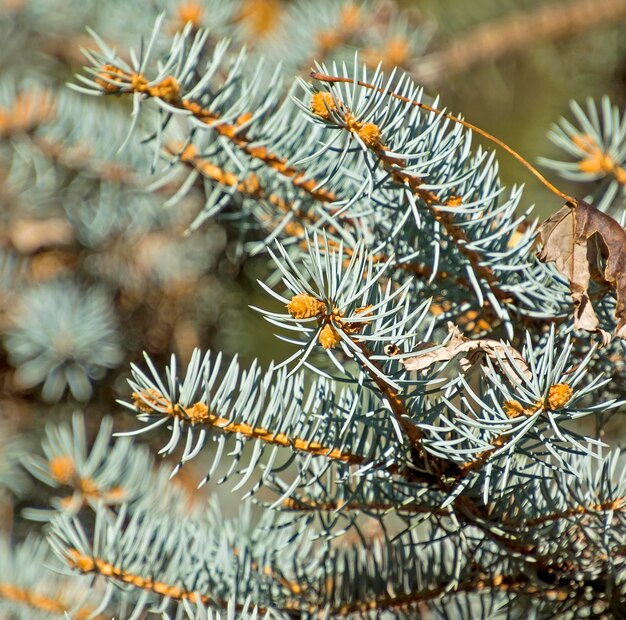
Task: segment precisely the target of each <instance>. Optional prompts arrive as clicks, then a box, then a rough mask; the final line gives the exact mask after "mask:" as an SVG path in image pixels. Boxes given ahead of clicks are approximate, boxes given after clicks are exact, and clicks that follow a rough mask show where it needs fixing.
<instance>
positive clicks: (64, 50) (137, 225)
mask: <svg viewBox="0 0 626 620" xmlns="http://www.w3.org/2000/svg"><path fill="white" fill-rule="evenodd" d="M358 4H360V3H356V4H354V3H352V2H348V1H345V2H344V1H341V0H323V1H321V0H320V2H309V1H308V0H303V1H300V2H288V1H287V0H284V1H281V0H235V1H232V2H231V1H225V0H222V1H220V2H218V1H214V0H137V1H136V2H134V3H129V2H121V1H119V0H97V1H96V0H93V1H92V0H88V1H87V0H0V36H1V38H2V46H1V47H0V204H1V206H2V209H1V211H0V264H1V273H0V342H1V343H2V348H1V350H0V422H1V423H2V430H1V431H0V432H1V433H2V435H3V438H2V443H0V457H2V458H0V471H4V472H9V473H7V474H6V476H4V478H6V479H7V480H8V479H12V480H13V481H14V482H15V484H14V487H15V488H12V489H11V493H7V494H4V495H2V496H0V501H3V502H4V506H5V507H4V508H3V514H5V515H11V518H8V517H7V518H5V519H0V520H1V521H2V523H4V527H5V528H6V529H10V528H11V525H10V524H11V522H12V521H13V515H14V514H18V513H19V509H20V507H21V505H22V501H23V502H24V503H28V504H32V503H33V501H32V498H33V497H36V493H37V491H36V490H35V491H33V490H32V488H31V487H29V486H28V485H27V484H26V483H24V484H21V483H20V484H17V480H18V479H17V478H16V474H15V473H14V472H15V468H14V466H13V465H12V462H13V460H14V457H13V455H14V454H17V453H18V452H19V450H17V449H16V448H15V446H16V445H17V444H16V442H22V438H21V437H19V435H29V436H31V438H32V439H34V440H35V443H36V440H37V439H38V438H39V436H40V434H41V430H42V428H43V425H44V423H50V424H55V423H58V422H59V421H61V420H66V419H67V418H68V416H69V414H70V413H71V412H72V411H74V410H76V409H77V408H80V409H81V410H83V411H84V412H85V413H86V419H87V420H88V423H89V426H90V430H91V432H92V433H95V432H96V431H97V429H98V426H99V421H100V419H101V417H102V415H104V414H107V413H117V412H119V408H118V407H116V405H115V403H114V401H115V399H116V398H126V397H127V396H128V388H127V385H126V377H127V375H128V364H129V362H137V361H140V359H141V352H142V350H147V351H148V352H149V353H150V355H151V357H152V359H154V360H155V361H156V362H157V365H161V366H162V365H163V363H162V362H164V361H165V360H166V359H167V358H169V355H170V354H171V353H176V354H178V355H179V356H180V358H181V359H182V360H186V359H189V356H190V355H191V351H192V349H193V348H194V347H196V346H198V347H201V348H202V349H204V350H206V349H209V348H213V349H219V350H222V351H224V352H225V354H226V355H228V356H232V355H234V354H236V353H237V354H239V355H240V356H241V358H242V362H243V363H244V364H247V363H249V362H250V361H251V360H252V359H253V358H255V357H258V358H260V360H261V362H262V363H263V364H266V363H268V361H269V360H270V359H279V358H282V357H285V351H286V349H282V348H281V346H282V345H280V343H278V341H277V340H276V339H275V338H274V337H273V336H272V333H271V331H272V330H271V329H268V326H267V324H266V323H265V322H264V321H263V320H262V319H261V318H260V317H259V316H257V315H256V314H255V313H253V312H252V311H250V310H248V309H247V306H248V304H258V299H257V296H259V295H260V292H259V288H258V287H257V286H256V285H255V279H256V278H257V277H262V276H263V275H264V274H265V272H264V263H265V259H264V258H262V259H257V258H249V257H246V256H245V255H243V254H242V253H241V252H240V251H239V250H238V242H237V241H238V240H237V235H236V233H235V230H234V227H232V226H231V225H229V223H228V221H221V222H219V223H218V222H207V223H205V224H204V225H203V226H201V227H200V229H199V230H197V231H194V232H192V233H190V234H186V232H185V231H186V230H187V227H188V226H189V224H190V223H191V221H192V220H193V218H194V216H195V214H197V213H198V212H199V211H200V209H201V206H202V204H203V202H204V195H203V188H202V187H201V186H199V187H194V188H192V191H191V192H190V193H189V194H187V195H186V197H185V199H184V200H183V201H182V202H180V203H178V204H177V205H176V207H175V208H168V207H167V201H168V199H170V198H171V197H172V196H173V195H175V193H176V191H177V189H179V187H180V184H181V183H182V180H181V179H183V178H184V176H183V177H180V178H176V176H175V175H174V176H173V177H172V178H169V177H168V179H167V181H164V180H163V179H159V178H158V177H156V176H155V175H153V174H152V173H151V169H152V166H153V162H152V161H151V157H150V155H149V153H148V151H147V149H144V148H143V147H142V145H141V143H140V141H139V140H138V139H133V140H131V141H129V142H128V143H127V144H126V145H125V146H124V148H123V149H122V151H121V152H119V151H118V149H119V147H120V145H121V144H122V143H123V141H124V136H125V134H126V133H127V131H128V129H129V123H130V119H129V112H130V108H128V107H127V106H126V102H123V101H120V102H119V105H117V106H111V105H107V106H106V107H104V106H102V105H101V102H100V101H98V100H97V99H90V98H86V97H84V96H80V95H77V94H75V93H72V92H71V91H69V90H68V89H67V87H66V85H65V84H66V82H71V81H74V77H73V76H74V74H75V73H76V72H78V71H80V69H81V67H82V64H83V59H82V55H81V52H80V49H81V47H82V46H84V47H90V46H92V43H91V39H90V37H89V35H88V34H87V32H86V27H87V26H89V27H92V28H93V29H94V30H95V31H97V32H98V33H99V34H100V35H101V36H102V37H103V38H104V39H105V40H106V41H107V42H109V43H110V44H112V45H114V46H115V47H117V49H119V50H128V49H129V47H130V46H131V45H135V44H136V41H137V38H138V35H139V33H144V34H147V33H149V32H150V30H151V28H152V24H153V22H154V18H155V16H156V15H157V14H159V13H160V12H161V11H165V12H166V14H167V17H166V31H167V32H166V33H165V34H168V35H170V34H172V33H173V32H174V31H176V29H180V28H181V27H183V25H184V24H185V23H186V22H187V21H191V22H192V24H193V27H194V28H200V27H207V28H209V29H210V32H211V39H210V41H211V42H213V43H214V42H215V41H216V40H219V38H220V37H223V36H226V35H228V36H230V37H231V38H233V39H234V41H235V44H237V45H241V44H244V43H245V44H246V45H247V46H248V47H249V48H251V49H252V50H254V52H253V53H258V54H264V55H266V56H268V57H269V59H270V60H269V62H270V64H275V63H277V62H278V61H279V60H280V61H282V62H283V63H284V64H285V73H286V75H287V79H288V80H289V79H290V76H291V75H293V74H294V73H297V72H299V73H300V74H302V75H306V73H307V71H308V69H309V68H310V66H311V64H312V62H313V60H315V59H318V60H328V59H332V58H340V59H341V58H344V59H345V58H350V57H351V55H352V54H353V51H354V49H355V48H357V49H359V51H360V54H361V55H362V57H363V58H364V59H365V60H366V61H367V62H369V63H371V64H372V65H374V66H375V64H376V63H377V62H378V61H379V60H380V61H382V62H383V63H384V64H385V65H386V66H388V67H391V66H395V65H398V66H400V67H401V68H403V69H405V70H407V71H408V72H409V73H411V74H412V75H413V76H414V77H415V79H416V80H418V81H421V82H423V83H424V85H425V87H426V90H427V92H428V93H430V94H431V95H433V96H434V95H436V94H440V95H441V102H442V105H443V106H445V107H446V108H447V109H448V110H450V111H452V112H453V113H457V112H460V113H462V114H463V116H464V117H465V118H467V119H468V120H471V121H472V122H473V123H475V124H477V125H479V126H481V127H483V128H484V129H486V130H488V131H490V132H491V133H493V134H495V135H497V136H499V137H500V138H501V139H503V140H504V141H505V142H507V143H508V144H509V145H511V146H512V147H513V148H514V149H516V150H517V151H518V152H520V153H521V154H522V155H524V156H525V157H526V158H527V159H529V160H530V161H536V160H537V158H538V157H540V156H544V157H553V156H555V155H556V154H557V152H558V149H557V147H556V146H554V145H553V144H551V143H550V141H549V140H548V138H547V133H548V130H549V129H550V127H551V125H552V124H553V123H555V122H556V121H557V120H558V119H559V117H560V116H562V115H568V113H569V111H568V105H569V102H570V100H572V99H573V100H577V101H579V102H584V100H585V99H586V98H587V97H591V98H593V99H595V100H598V99H599V98H600V96H601V95H604V94H608V95H609V96H610V97H611V99H612V101H613V103H614V104H616V105H617V106H618V107H620V108H623V107H624V105H625V104H626V36H624V32H625V29H624V25H625V24H626V1H625V0H595V1H589V0H473V1H472V2H467V1H466V0H403V1H402V2H397V3H396V2H392V1H391V0H381V1H380V2H370V3H368V4H367V5H364V6H361V7H360V8H359V7H358V6H357V5H358ZM108 103H110V101H109V102H108ZM486 146H489V145H486ZM499 160H500V163H501V168H502V177H503V180H504V181H505V182H506V183H508V184H519V183H525V182H528V191H527V193H526V194H525V202H524V204H523V207H524V208H526V207H527V206H528V205H529V204H531V203H535V204H536V205H537V209H536V213H537V215H538V216H539V217H544V216H546V215H547V214H548V213H550V212H553V211H555V210H556V209H557V208H558V207H559V206H560V205H558V204H556V203H555V200H554V198H553V196H551V195H550V194H548V193H547V192H546V190H545V188H543V187H542V186H540V185H539V184H538V183H537V182H536V181H535V180H534V178H532V177H529V176H528V175H527V174H526V171H525V170H524V169H523V168H522V167H520V166H519V165H518V164H517V163H516V162H515V161H514V160H512V159H511V158H509V157H507V156H502V155H500V156H499ZM548 177H549V178H554V175H551V174H550V173H549V172H548ZM560 183H561V186H562V187H563V189H564V190H565V191H568V192H571V193H574V194H576V193H580V192H584V190H582V189H580V188H577V187H576V186H575V185H574V184H572V183H569V185H568V182H563V181H561V182H560ZM263 298H264V303H265V305H267V303H266V302H267V300H266V298H265V296H263ZM118 420H119V424H116V428H118V429H119V428H123V427H125V426H128V425H129V424H130V423H131V422H130V421H129V417H127V416H124V415H123V414H122V415H119V416H118ZM20 445H22V444H20ZM186 475H188V476H189V477H190V481H189V483H190V484H193V485H194V486H195V482H197V480H193V474H192V473H191V474H190V473H189V472H187V474H186ZM1 482H2V481H1V480H0V483H1ZM20 493H21V495H22V497H25V498H26V499H24V500H18V501H17V504H16V506H15V507H11V506H10V503H11V502H12V501H13V500H11V498H12V497H14V496H15V495H16V494H17V495H18V496H19V495H20ZM2 498H4V499H2ZM7 506H8V507H7Z"/></svg>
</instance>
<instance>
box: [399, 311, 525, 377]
mask: <svg viewBox="0 0 626 620" xmlns="http://www.w3.org/2000/svg"><path fill="white" fill-rule="evenodd" d="M448 334H449V336H450V339H449V340H448V342H447V343H446V344H445V345H444V346H442V347H440V348H438V349H435V350H433V351H427V352H425V353H419V354H418V355H416V356H415V357H409V358H407V359H403V360H400V361H401V362H402V364H403V366H404V368H405V369H406V370H427V369H428V368H430V367H431V366H432V365H433V364H435V363H437V362H448V361H450V360H451V359H454V358H455V357H458V358H459V364H460V365H461V369H462V370H463V371H464V372H467V371H468V370H470V369H471V368H472V367H473V366H475V365H476V364H482V363H483V362H484V361H485V357H490V358H491V359H492V360H494V361H496V362H497V363H499V364H500V367H501V368H502V369H503V370H504V371H505V372H506V373H507V374H510V375H512V376H518V375H519V372H518V371H517V370H516V369H515V367H514V366H513V364H512V363H511V362H510V361H509V357H507V353H508V355H509V356H510V357H511V359H513V360H514V361H515V363H516V365H517V366H518V367H519V369H520V370H521V371H522V372H523V374H524V376H525V377H527V378H531V377H532V373H531V371H530V368H529V367H528V364H527V362H526V360H525V359H524V357H523V356H522V354H521V353H520V352H519V351H518V350H517V349H514V348H513V347H511V346H510V345H507V344H504V343H502V342H500V341H499V340H493V339H491V338H479V339H476V340H470V339H469V338H466V337H465V336H464V335H463V334H462V333H461V331H460V330H459V328H458V327H457V326H456V325H454V323H450V322H449V323H448Z"/></svg>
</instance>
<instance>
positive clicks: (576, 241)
mask: <svg viewBox="0 0 626 620" xmlns="http://www.w3.org/2000/svg"><path fill="white" fill-rule="evenodd" d="M539 235H540V238H541V241H542V243H543V248H542V249H541V251H540V252H539V253H538V255H537V256H538V258H539V260H541V261H543V262H545V263H550V262H553V263H554V264H555V265H556V268H557V269H558V270H559V271H560V272H561V273H562V274H563V275H565V276H567V278H568V279H569V282H570V292H571V295H572V300H573V302H574V326H575V327H576V328H578V329H584V330H586V331H588V332H596V333H598V334H600V335H601V337H602V341H603V343H604V344H605V345H606V344H608V342H609V341H610V340H611V335H610V334H609V333H608V332H606V331H604V330H603V329H601V328H600V323H599V321H598V317H597V316H596V313H595V310H594V309H593V305H592V303H591V298H590V296H589V284H590V283H591V281H592V280H593V281H594V282H597V283H598V284H600V285H603V286H606V287H607V288H609V289H613V290H614V291H615V294H616V297H617V308H616V310H615V314H616V317H617V328H616V330H615V335H616V336H617V337H618V338H623V339H626V231H625V230H624V229H623V228H622V227H621V226H620V225H619V223H618V222H616V221H615V220H614V219H613V218H612V217H611V216H610V215H607V214H606V213H603V212H602V211H599V210H598V209H596V208H595V207H593V206H591V205H590V204H588V203H586V202H585V201H584V200H580V199H578V198H575V199H573V201H572V202H568V203H567V204H566V205H565V206H564V207H562V208H561V209H560V210H559V211H557V212H556V213H555V214H554V215H552V216H551V217H550V218H548V219H547V220H546V221H545V222H544V223H543V225H542V226H541V228H540V229H539Z"/></svg>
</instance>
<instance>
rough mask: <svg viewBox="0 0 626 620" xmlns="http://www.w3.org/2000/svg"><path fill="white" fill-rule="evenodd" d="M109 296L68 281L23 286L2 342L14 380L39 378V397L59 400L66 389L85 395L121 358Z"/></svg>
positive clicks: (31, 381) (27, 381)
mask: <svg viewBox="0 0 626 620" xmlns="http://www.w3.org/2000/svg"><path fill="white" fill-rule="evenodd" d="M110 303H111V302H110V300H109V297H108V295H107V294H106V293H105V292H104V291H102V290H100V289H94V288H83V287H79V286H78V285H76V284H73V283H66V282H54V283H50V284H42V285H39V286H37V287H34V288H32V289H31V290H28V291H26V292H25V293H24V294H23V296H22V298H21V300H20V303H19V306H18V307H17V308H16V309H15V312H14V314H13V317H12V319H13V324H14V326H13V328H12V329H11V330H10V331H9V332H8V333H7V334H6V336H5V339H4V343H5V346H6V348H7V350H8V352H9V356H10V360H11V363H12V364H13V365H15V366H17V367H18V372H17V380H18V381H19V382H20V383H21V384H22V385H24V386H25V387H32V386H35V385H38V384H40V383H43V388H42V396H43V398H44V400H47V401H55V400H59V399H60V398H61V396H62V395H63V392H64V391H65V389H66V388H69V390H70V391H71V393H72V395H73V396H74V398H76V399H77V400H86V399H87V398H89V396H90V394H91V390H92V385H91V382H92V381H93V380H94V379H99V378H101V377H102V376H103V375H104V373H105V371H106V369H107V368H112V367H114V366H116V365H117V363H118V362H119V360H120V358H121V357H122V351H121V349H120V344H119V335H118V333H117V326H116V322H115V318H114V316H113V313H112V311H111V305H110Z"/></svg>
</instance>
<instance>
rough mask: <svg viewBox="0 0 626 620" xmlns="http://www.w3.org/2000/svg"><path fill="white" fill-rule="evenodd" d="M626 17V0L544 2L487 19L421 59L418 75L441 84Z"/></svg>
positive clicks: (416, 72)
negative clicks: (474, 69) (537, 47)
mask: <svg viewBox="0 0 626 620" xmlns="http://www.w3.org/2000/svg"><path fill="white" fill-rule="evenodd" d="M625 18H626V0H574V1H573V2H567V3H566V2H551V3H547V4H542V5H539V6H538V7H536V8H534V9H532V10H530V11H528V12H516V13H512V14H509V15H507V16H506V17H503V18H500V19H497V20H494V21H491V22H488V23H485V24H481V25H479V26H477V27H476V28H474V29H473V30H470V31H469V32H467V33H466V34H465V35H462V36H460V37H458V38H456V39H455V40H453V41H452V42H451V43H450V44H449V45H448V46H447V47H445V48H443V49H442V50H440V51H437V52H433V53H432V54H430V55H429V56H426V57H424V58H421V59H420V61H419V64H417V65H416V66H415V67H414V68H413V69H412V71H411V73H412V74H413V75H414V76H415V78H416V80H417V81H418V82H420V83H425V84H428V85H436V84H439V83H441V82H443V81H444V80H449V79H450V77H451V76H454V75H456V74H458V73H463V72H464V71H468V70H469V69H470V68H472V67H474V66H475V65H477V64H480V63H483V62H486V61H489V62H492V61H494V60H497V59H498V58H501V57H503V56H507V55H512V54H517V53H520V52H523V51H524V50H526V49H528V48H529V47H530V46H531V45H535V44H537V43H542V42H547V41H557V40H559V39H564V38H567V37H572V36H575V35H580V34H582V33H586V32H588V31H589V30H592V29H593V28H597V27H598V26H602V25H606V24H609V23H618V22H620V21H622V20H624V19H625Z"/></svg>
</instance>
